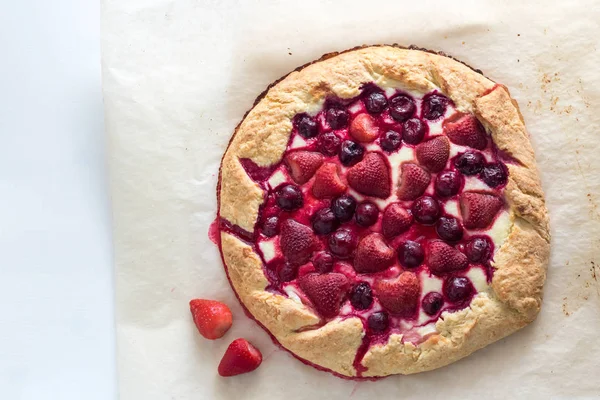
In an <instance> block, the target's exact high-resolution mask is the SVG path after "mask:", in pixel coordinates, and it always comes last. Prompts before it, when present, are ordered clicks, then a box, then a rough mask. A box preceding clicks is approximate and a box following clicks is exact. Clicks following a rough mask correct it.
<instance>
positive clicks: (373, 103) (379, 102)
mask: <svg viewBox="0 0 600 400" xmlns="http://www.w3.org/2000/svg"><path fill="white" fill-rule="evenodd" d="M387 105H388V101H387V98H386V97H385V94H383V93H381V92H372V93H371V94H369V95H368V96H367V97H366V98H365V108H366V109H367V111H368V112H370V113H371V114H379V113H380V112H382V111H383V110H385V108H386V107H387Z"/></svg>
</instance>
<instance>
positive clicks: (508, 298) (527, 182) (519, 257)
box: [218, 46, 550, 377]
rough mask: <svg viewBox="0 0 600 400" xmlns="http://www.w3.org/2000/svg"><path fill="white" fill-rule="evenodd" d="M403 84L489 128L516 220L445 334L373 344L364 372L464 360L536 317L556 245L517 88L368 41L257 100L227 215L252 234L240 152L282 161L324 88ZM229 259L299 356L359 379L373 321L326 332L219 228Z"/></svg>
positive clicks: (347, 90) (229, 168)
mask: <svg viewBox="0 0 600 400" xmlns="http://www.w3.org/2000/svg"><path fill="white" fill-rule="evenodd" d="M390 81H398V82H401V83H402V85H403V86H404V87H406V88H408V89H411V90H417V91H420V92H424V93H426V92H429V91H432V90H435V89H437V90H439V91H441V92H442V93H443V94H444V95H446V96H447V97H449V98H450V99H451V100H452V101H453V102H454V104H455V106H456V109H457V110H458V111H460V112H469V113H473V114H475V115H476V116H477V118H478V119H479V121H480V122H481V123H482V124H483V125H484V126H485V128H486V129H487V130H488V132H490V133H491V136H492V139H493V141H494V143H495V145H496V146H497V147H498V149H499V150H500V151H502V152H504V153H505V154H507V155H508V156H510V157H511V158H512V159H513V160H514V161H515V162H513V163H510V164H507V167H508V169H509V178H508V184H507V186H506V188H505V190H504V195H505V198H506V200H507V202H508V206H509V207H510V212H511V215H512V216H513V223H512V226H511V228H510V233H509V236H508V238H507V240H506V241H505V242H504V244H503V245H502V246H501V247H500V248H498V249H496V253H495V255H494V262H493V266H494V267H495V268H496V270H495V273H494V275H493V279H492V282H491V285H490V287H489V289H488V290H487V291H484V292H479V293H478V294H477V295H476V296H475V297H474V298H473V300H472V302H471V304H470V306H469V307H467V308H465V309H463V310H460V311H457V312H453V313H448V312H445V313H444V314H443V316H442V318H440V319H438V320H437V322H436V328H437V333H436V334H433V335H431V336H428V337H427V339H426V340H425V341H423V342H421V343H419V344H416V345H415V344H412V343H410V342H403V341H402V335H401V334H392V335H391V336H390V337H389V340H388V341H387V343H384V344H375V345H373V346H371V347H370V348H369V349H368V351H367V352H366V354H365V355H364V357H363V359H362V365H363V366H364V367H366V370H365V371H364V372H363V373H362V375H361V376H362V377H380V376H386V375H391V374H412V373H416V372H421V371H428V370H432V369H435V368H439V367H442V366H444V365H447V364H450V363H452V362H454V361H457V360H459V359H461V358H463V357H465V356H467V355H469V354H471V353H472V352H474V351H475V350H478V349H480V348H482V347H484V346H486V345H488V344H490V343H492V342H495V341H496V340H498V339H501V338H503V337H505V336H507V335H509V334H511V333H513V332H515V331H516V330H518V329H519V328H522V327H524V326H525V325H527V324H528V323H529V322H531V321H533V320H534V319H535V317H536V316H537V314H538V312H539V311H540V306H541V301H542V289H543V284H544V281H545V278H546V267H547V263H548V257H549V251H550V233H549V227H548V214H547V210H546V206H545V202H544V193H543V191H542V188H541V185H540V179H539V175H538V171H537V167H536V162H535V158H534V153H533V149H532V146H531V143H530V140H529V136H528V133H527V130H526V128H525V124H524V121H523V117H522V115H521V113H520V112H519V108H518V105H517V103H516V102H515V101H514V100H513V99H512V98H511V97H510V94H509V92H508V90H507V89H506V88H505V87H504V86H501V85H498V84H496V83H495V82H493V81H491V80H489V79H488V78H486V77H485V76H483V75H482V74H481V73H480V72H479V71H475V70H473V69H471V68H470V67H468V66H466V65H464V64H462V63H461V62H458V61H456V60H454V59H452V58H450V57H448V56H445V55H443V54H435V53H432V52H429V51H425V50H421V49H416V48H401V47H398V46H369V47H361V48H356V49H352V50H348V51H345V52H342V53H333V54H327V55H325V56H323V57H322V58H321V59H319V60H317V61H315V62H313V63H310V64H308V65H306V66H303V67H301V68H299V69H297V70H296V71H294V72H292V73H290V74H289V75H287V76H285V77H284V78H282V79H281V80H279V81H277V82H276V83H275V84H273V85H272V86H270V87H269V88H268V90H267V91H266V92H265V93H263V94H262V95H261V96H259V98H258V99H257V101H256V103H255V105H254V107H253V108H252V109H251V110H250V111H249V112H248V113H247V114H246V116H245V117H244V119H243V121H242V122H241V123H240V124H239V125H238V127H237V128H236V130H235V133H234V135H233V138H232V139H231V142H230V144H229V147H228V148H227V151H226V152H225V155H224V157H223V160H222V163H221V169H220V176H219V190H218V200H219V201H218V205H219V215H220V217H221V218H223V219H225V220H227V221H229V222H230V223H232V224H235V225H237V226H239V227H241V228H242V229H245V230H247V231H249V232H252V231H253V230H254V225H255V223H256V221H257V218H258V216H259V207H260V206H261V204H262V203H263V200H264V198H263V189H261V187H260V186H258V184H257V183H255V182H254V181H253V180H252V179H250V177H249V176H248V175H247V174H246V172H245V170H244V168H243V167H242V165H241V164H240V161H239V160H240V159H243V158H249V159H251V160H252V161H253V162H254V163H256V164H257V165H258V166H269V165H272V164H275V163H278V162H279V161H280V160H281V158H282V156H283V154H284V152H285V150H286V146H287V144H288V139H289V137H290V133H291V131H292V118H293V117H294V116H295V115H296V114H298V113H303V112H307V111H310V110H311V109H314V107H315V104H322V101H323V100H324V99H325V97H327V96H332V95H334V96H337V97H339V98H352V97H356V96H358V95H359V94H360V93H361V86H362V85H363V84H364V83H366V82H374V83H375V84H385V83H386V82H390ZM220 238H221V249H222V256H223V261H224V264H225V268H226V271H227V274H228V277H229V279H230V281H231V285H232V287H233V289H234V290H235V292H236V294H237V296H238V297H239V299H240V301H241V302H242V303H243V305H244V306H245V307H246V309H247V310H248V311H249V312H250V313H251V314H252V316H253V317H254V318H255V319H256V320H257V321H258V322H259V323H260V324H261V325H262V326H264V327H265V328H266V329H267V330H268V331H269V332H270V333H271V335H272V336H273V337H274V338H275V339H276V340H277V341H278V342H279V343H280V344H281V345H282V346H283V347H284V348H286V349H287V350H289V351H291V352H292V353H293V354H295V355H296V356H298V357H300V358H302V359H304V360H306V361H308V362H310V363H312V364H315V365H317V366H319V367H322V368H326V369H328V370H331V371H333V372H334V373H337V374H339V375H342V376H346V377H356V376H357V375H358V374H357V371H356V369H355V367H354V365H353V362H354V359H355V355H356V353H357V350H358V348H359V347H360V346H361V343H362V337H363V335H364V328H363V324H362V322H361V321H360V320H359V319H358V318H356V317H352V318H347V319H344V320H339V319H338V320H336V319H334V320H332V321H330V322H328V323H327V324H325V325H324V326H322V327H320V328H318V329H304V328H307V327H311V326H314V325H316V324H317V323H318V322H319V321H320V318H319V316H318V315H316V314H315V313H314V312H313V311H312V309H311V308H309V307H307V306H304V305H303V304H300V303H298V302H296V301H294V300H292V299H290V298H288V297H285V296H282V295H278V294H274V293H271V292H268V291H265V288H266V287H267V286H268V284H269V282H268V280H267V278H266V276H265V274H264V273H263V264H262V261H261V258H260V257H259V255H258V254H257V253H255V251H254V250H253V248H252V246H250V245H249V244H247V243H245V242H244V241H242V240H240V239H238V238H237V237H236V236H233V235H231V234H229V233H227V232H224V231H222V232H221V237H220Z"/></svg>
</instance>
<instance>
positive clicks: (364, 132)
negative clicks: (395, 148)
mask: <svg viewBox="0 0 600 400" xmlns="http://www.w3.org/2000/svg"><path fill="white" fill-rule="evenodd" d="M349 131H350V136H352V137H353V138H354V139H356V140H358V141H359V142H372V141H373V140H375V139H377V137H378V136H379V130H378V129H377V125H375V119H374V118H373V117H371V116H370V115H369V114H366V113H364V114H358V115H357V116H356V117H355V118H354V119H353V120H352V122H351V123H350V129H349Z"/></svg>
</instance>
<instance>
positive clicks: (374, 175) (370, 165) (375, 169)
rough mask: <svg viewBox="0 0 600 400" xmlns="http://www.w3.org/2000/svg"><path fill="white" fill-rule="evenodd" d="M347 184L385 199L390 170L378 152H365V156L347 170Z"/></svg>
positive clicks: (359, 190) (388, 190) (389, 186)
mask: <svg viewBox="0 0 600 400" xmlns="http://www.w3.org/2000/svg"><path fill="white" fill-rule="evenodd" d="M348 184H349V185H350V187H351V188H353V189H354V190H356V191H357V192H359V193H362V194H365V195H367V196H374V197H379V198H382V199H386V198H388V197H389V196H390V192H391V183H390V171H389V167H388V164H387V161H386V160H385V159H384V158H383V156H382V155H381V154H379V153H374V152H371V153H367V154H366V155H365V158H363V160H362V161H361V162H359V163H358V164H356V165H355V166H353V167H352V168H350V169H349V170H348Z"/></svg>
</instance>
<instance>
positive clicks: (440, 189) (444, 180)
mask: <svg viewBox="0 0 600 400" xmlns="http://www.w3.org/2000/svg"><path fill="white" fill-rule="evenodd" d="M461 184H462V177H461V176H460V174H459V173H457V172H456V171H442V172H440V173H439V174H438V176H436V178H435V193H436V194H437V195H438V196H440V197H451V196H454V195H455V194H458V191H459V190H460V185H461Z"/></svg>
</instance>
